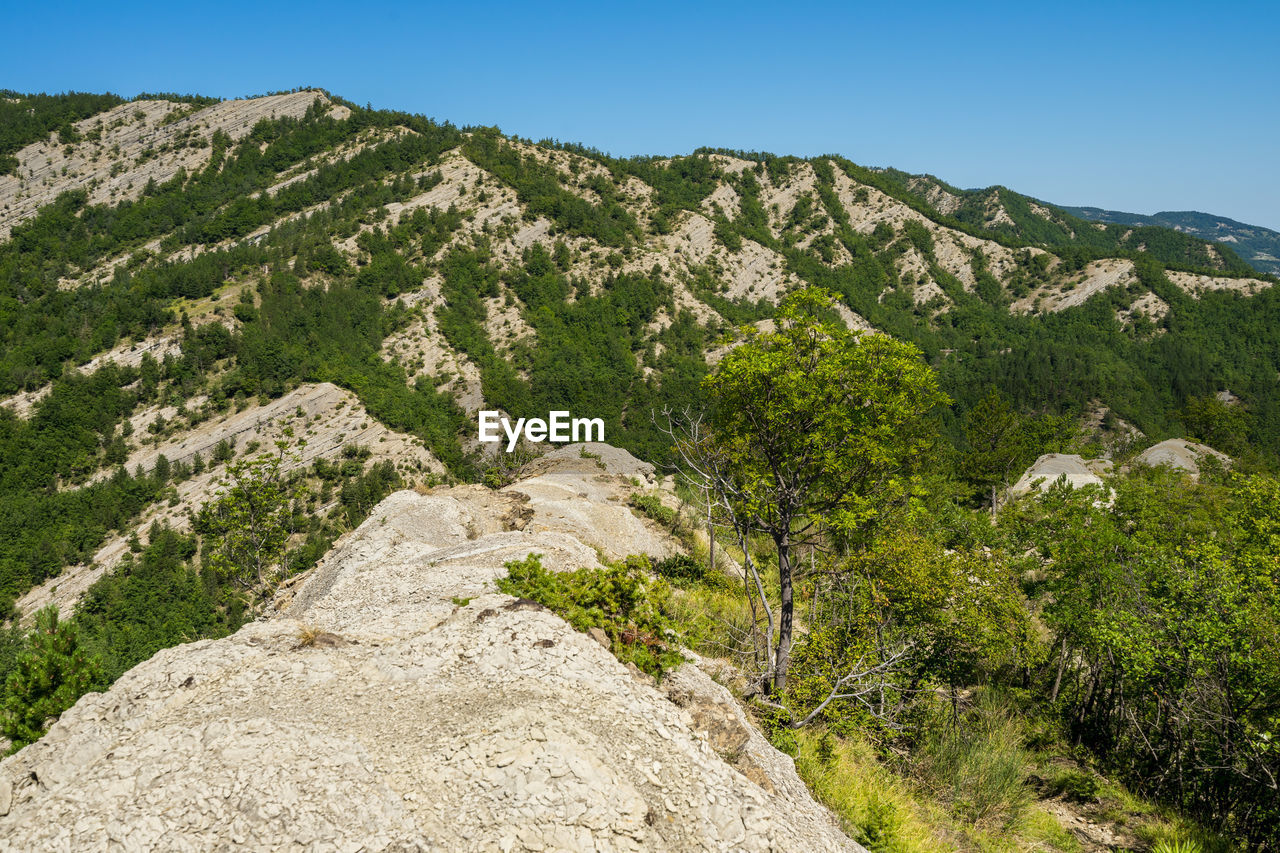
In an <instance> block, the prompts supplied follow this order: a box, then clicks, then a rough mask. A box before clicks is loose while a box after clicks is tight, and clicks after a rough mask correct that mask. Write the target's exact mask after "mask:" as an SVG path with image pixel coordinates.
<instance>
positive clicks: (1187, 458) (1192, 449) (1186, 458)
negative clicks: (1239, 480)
mask: <svg viewBox="0 0 1280 853" xmlns="http://www.w3.org/2000/svg"><path fill="white" fill-rule="evenodd" d="M1210 458H1211V459H1216V460H1217V461H1218V463H1219V464H1220V465H1221V466H1222V467H1224V468H1228V467H1230V466H1231V457H1230V456H1228V455H1227V454H1225V453H1221V452H1219V451H1217V450H1214V449H1213V448H1212V447H1209V446H1208V445H1207V444H1197V443H1196V442H1194V441H1187V440H1186V439H1185V438H1170V439H1168V440H1166V441H1162V442H1160V443H1159V444H1154V445H1152V446H1151V447H1148V448H1147V449H1146V450H1144V451H1142V453H1140V454H1139V455H1138V457H1137V458H1136V459H1134V460H1133V461H1134V464H1136V465H1146V466H1148V467H1151V468H1155V467H1157V466H1159V465H1167V466H1169V467H1170V468H1173V469H1174V470H1175V471H1185V472H1187V475H1188V476H1190V477H1191V479H1192V480H1198V479H1200V463H1201V462H1203V461H1204V460H1205V459H1210Z"/></svg>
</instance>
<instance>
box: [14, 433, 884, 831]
mask: <svg viewBox="0 0 1280 853" xmlns="http://www.w3.org/2000/svg"><path fill="white" fill-rule="evenodd" d="M584 449H585V450H586V452H587V453H588V454H592V453H594V454H595V455H594V456H592V455H586V456H584V455H583V450H584ZM535 467H536V469H537V470H535V471H534V472H533V476H531V477H530V478H527V479H525V480H523V481H521V482H519V483H517V484H515V485H514V486H511V487H508V488H507V489H505V490H503V491H500V492H493V491H489V490H487V489H483V488H480V487H475V486H467V487H459V488H454V489H437V490H434V491H431V492H428V493H426V494H417V493H415V492H399V493H396V494H394V495H392V496H391V497H389V498H387V500H385V501H384V502H383V503H382V504H380V505H379V506H378V507H377V508H376V509H375V510H374V512H373V514H372V515H371V516H370V517H369V519H368V521H366V522H365V524H363V525H362V526H361V527H360V528H359V529H358V530H357V531H356V532H355V533H354V534H353V535H352V536H351V537H350V538H349V540H348V541H347V542H346V543H345V544H344V545H343V546H342V547H340V548H338V549H336V550H335V551H334V552H332V553H331V554H330V555H329V557H328V558H327V559H326V560H325V561H324V562H323V563H322V564H321V565H320V566H319V567H317V568H316V569H315V570H313V572H312V573H311V575H310V576H308V577H307V578H306V579H305V580H303V581H302V582H300V583H297V584H294V585H293V586H291V587H290V588H289V589H286V590H284V591H283V592H282V594H281V595H280V597H279V598H278V599H277V602H276V604H277V611H276V613H275V614H274V615H273V617H272V618H270V619H265V620H262V621H258V622H254V623H252V624H250V625H247V626H246V627H245V628H244V629H242V630H241V631H239V632H238V633H237V634H235V635H233V636H231V637H228V638H226V639H223V640H217V641H201V642H197V643H192V644H189V645H185V646H179V647H177V648H173V649H169V650H166V651H164V652H161V653H160V654H158V655H156V656H155V657H154V658H152V659H151V660H149V661H147V662H145V663H143V664H141V665H139V666H137V667H135V668H134V669H133V670H131V671H130V672H128V673H127V674H126V675H125V676H123V677H122V678H121V679H120V680H119V681H117V682H116V684H115V685H113V686H112V688H111V689H110V690H108V691H107V692H105V693H102V694H91V695H89V696H86V697H84V698H82V699H81V701H80V702H79V703H77V705H76V706H75V707H74V708H72V709H71V710H70V711H68V712H67V713H65V714H64V715H63V716H62V719H61V720H60V721H59V722H58V723H57V724H56V725H54V726H53V728H52V729H51V730H50V732H49V734H48V735H47V736H46V737H45V738H44V739H43V740H42V741H40V742H38V743H36V744H33V745H32V746H29V747H27V748H26V749H24V750H23V751H21V752H19V753H18V754H17V755H15V756H12V757H10V758H8V759H6V760H5V761H4V762H3V763H2V764H0V805H7V808H5V809H3V810H4V811H5V812H7V814H5V816H3V817H0V850H35V849H41V850H82V849H102V848H107V847H113V848H115V847H119V848H120V849H126V850H133V849H136V850H152V849H171V850H195V849H233V848H235V849H239V848H244V849H273V850H274V849H291V850H292V849H299V850H301V849H305V850H357V849H360V850H787V851H796V850H804V851H821V850H855V851H856V850H861V848H860V847H858V846H857V845H856V844H854V843H853V842H851V841H850V840H849V839H847V838H846V837H845V836H844V835H843V834H841V833H840V832H839V830H838V829H837V827H836V825H835V823H834V820H833V819H832V817H831V816H830V814H829V813H828V812H826V811H825V809H823V808H822V807H821V806H819V805H817V804H816V803H815V802H814V801H813V800H812V799H811V798H810V796H809V794H808V791H807V790H806V789H805V788H804V785H803V784H802V783H801V782H800V780H799V779H798V778H797V777H796V775H795V771H794V766H793V765H792V763H791V760H790V759H789V758H787V757H786V756H784V755H782V754H781V753H778V752H777V751H775V750H773V749H772V747H770V746H769V745H768V743H767V742H765V741H764V739H763V738H762V737H761V736H760V734H759V733H758V732H757V731H755V730H754V729H753V728H752V727H751V726H750V724H749V722H748V721H747V720H746V718H745V716H744V715H743V713H742V711H741V709H740V708H739V707H738V705H737V704H736V702H735V701H734V700H733V698H732V696H730V694H729V693H728V692H727V691H726V690H725V689H724V688H722V687H720V686H719V685H718V684H716V683H715V682H714V681H712V680H711V679H710V678H709V677H708V676H707V675H706V674H705V673H704V672H703V671H702V670H701V669H699V668H698V666H697V665H696V664H686V665H685V667H683V668H681V669H680V670H679V671H677V672H676V673H675V674H674V675H673V676H672V677H670V679H669V680H668V681H667V682H665V683H664V685H663V688H662V689H659V688H658V687H657V686H655V685H654V683H653V681H652V679H649V678H648V677H643V676H639V677H638V676H636V675H635V674H634V673H633V672H632V671H629V670H628V669H627V668H626V667H624V666H622V665H621V664H620V663H619V662H618V661H617V659H616V658H614V657H613V656H612V655H611V654H610V653H609V652H608V651H607V650H606V649H605V648H603V647H602V646H601V644H600V643H598V642H597V641H596V640H595V639H593V638H591V637H590V636H588V635H585V634H580V633H578V632H576V631H574V630H573V629H572V628H570V627H569V626H568V625H567V624H566V623H565V622H564V621H563V620H561V619H560V618H558V617H557V616H555V615H554V614H552V613H550V612H549V611H547V610H545V609H543V608H542V607H540V606H539V605H536V604H534V603H532V602H529V601H524V600H517V599H513V598H511V597H509V596H505V595H501V594H498V593H496V592H494V591H493V587H492V584H491V581H492V580H493V579H494V578H495V577H497V576H499V575H500V574H502V573H503V572H504V569H503V563H504V562H506V561H509V560H512V559H516V558H521V557H524V556H525V555H527V554H529V553H538V554H541V555H543V563H544V565H547V566H550V567H554V568H557V569H568V568H576V567H579V566H592V565H596V564H597V549H599V552H600V553H603V554H604V555H606V556H607V555H610V554H621V553H625V552H628V551H640V550H646V549H647V548H649V547H650V546H651V545H652V544H653V542H654V541H655V540H658V538H659V537H658V533H657V532H656V531H654V530H651V529H649V528H648V527H647V526H646V524H645V523H644V522H641V521H640V520H639V519H637V518H635V516H634V515H632V514H631V513H630V511H629V510H627V509H626V508H625V506H624V505H623V504H622V500H623V499H624V498H625V495H626V494H627V493H629V492H630V491H631V490H632V489H633V488H634V482H633V480H643V479H645V477H646V476H647V475H648V474H651V472H646V471H645V469H644V468H643V466H641V464H640V463H638V462H636V461H635V460H634V459H631V458H630V457H629V456H628V455H627V454H623V453H622V452H620V451H616V450H613V449H612V448H607V449H606V448H605V447H604V446H599V445H597V446H594V448H592V447H588V448H582V447H571V448H565V449H563V450H560V451H557V452H555V453H553V454H550V455H549V456H547V457H544V458H543V459H542V460H540V461H539V462H538V463H537V464H536V466H535ZM628 519H629V520H628Z"/></svg>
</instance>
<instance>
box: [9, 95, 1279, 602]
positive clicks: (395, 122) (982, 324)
mask: <svg viewBox="0 0 1280 853" xmlns="http://www.w3.org/2000/svg"><path fill="white" fill-rule="evenodd" d="M65 97H66V99H68V102H65V103H64V102H63V101H60V100H59V99H58V98H56V97H54V98H50V99H45V100H41V99H27V100H23V97H20V96H14V95H11V96H10V97H9V101H8V103H9V105H10V106H14V105H16V106H17V107H21V112H22V114H23V115H26V116H27V117H28V118H29V119H30V118H31V117H32V116H35V117H39V116H40V114H41V111H42V110H45V109H49V110H53V114H52V116H51V117H50V118H49V119H48V120H47V121H43V122H40V121H35V122H30V121H28V122H27V123H25V124H23V125H22V126H21V127H19V128H18V129H17V130H15V131H14V132H12V133H8V134H6V135H5V136H4V137H3V138H4V139H5V140H6V144H7V146H8V148H7V149H6V150H7V151H10V152H12V153H11V154H9V155H7V156H10V157H12V158H13V160H14V162H15V163H16V166H15V167H14V168H13V169H12V170H11V173H10V174H7V175H3V176H0V320H2V322H0V339H2V340H3V344H4V346H3V348H2V349H0V395H4V399H3V405H0V427H2V429H0V443H2V444H3V450H4V453H3V454H0V459H3V461H2V462H0V501H3V502H5V505H6V506H8V507H11V508H12V510H13V511H11V512H6V513H4V514H3V521H0V527H2V528H3V530H2V532H3V534H4V535H3V536H0V541H3V543H4V544H3V545H0V595H3V596H4V597H6V598H10V597H11V598H17V597H19V596H23V595H24V594H26V593H28V591H29V590H31V589H32V588H33V587H40V588H42V589H44V590H45V591H44V592H43V593H40V594H38V595H36V596H35V597H34V598H30V597H29V598H27V599H24V607H23V609H24V610H25V611H28V612H29V611H30V610H31V609H34V608H36V607H38V606H40V605H41V604H43V603H45V602H47V601H50V600H55V599H54V598H51V596H55V597H60V598H62V599H63V600H65V598H66V597H67V596H73V595H77V594H79V592H81V591H82V590H83V589H84V585H85V584H87V583H89V582H90V581H91V580H92V578H94V577H97V576H98V575H100V574H101V573H102V572H103V571H104V570H105V569H106V568H109V567H110V566H113V565H115V563H116V562H117V561H118V560H119V559H120V558H121V557H122V556H123V555H124V554H125V553H126V552H127V551H128V549H127V548H126V547H125V541H126V539H127V538H128V536H129V533H128V531H129V530H131V529H132V527H133V525H135V524H138V523H142V522H143V521H144V520H145V522H146V523H147V524H150V523H152V522H155V521H162V522H164V523H166V524H176V525H179V526H182V525H185V524H187V523H188V522H187V521H186V519H187V518H188V517H189V514H190V512H191V511H193V510H195V509H197V508H198V507H199V506H200V503H201V501H202V500H204V499H205V497H207V494H208V489H209V488H210V485H211V483H212V482H213V481H214V480H215V479H216V478H217V477H218V476H220V474H221V471H222V467H221V466H222V461H221V460H219V461H217V463H216V464H210V463H212V462H214V457H215V455H216V453H215V452H218V453H220V452H221V451H220V450H219V446H220V445H226V446H228V448H230V449H235V450H238V451H241V452H243V448H245V447H247V446H250V445H252V446H254V447H259V446H262V447H270V446H271V442H272V441H275V440H278V439H280V438H282V437H283V435H282V433H281V432H280V431H281V430H284V429H286V428H287V429H290V430H292V431H293V432H294V433H295V434H296V435H298V436H303V435H306V436H309V437H310V441H309V443H308V445H307V447H306V448H305V450H304V452H303V457H304V458H303V460H302V464H304V465H308V466H311V467H312V468H313V469H314V467H315V466H316V465H321V464H328V462H327V461H326V460H330V459H334V460H336V461H337V462H338V463H341V462H342V461H343V460H342V457H341V453H343V452H345V451H344V446H345V444H347V443H350V442H351V440H352V439H353V438H354V437H355V436H364V435H367V436H369V437H370V440H372V442H373V443H372V444H370V445H368V447H367V448H366V451H365V456H363V457H362V459H363V460H365V464H366V466H375V465H383V466H384V467H383V468H382V469H380V470H383V471H387V470H390V469H388V468H387V467H386V466H391V467H392V468H394V470H395V471H396V472H398V474H397V476H401V477H436V478H441V477H453V478H461V479H474V478H476V477H478V476H480V475H481V474H482V473H483V471H484V469H485V468H486V467H488V466H489V465H490V464H491V462H490V461H486V460H485V458H484V456H483V454H482V453H481V451H482V450H486V449H487V447H483V448H482V447H481V446H480V445H479V444H478V443H477V442H476V440H475V437H476V431H475V418H476V414H477V412H478V411H479V410H480V409H482V408H490V409H500V410H503V411H505V412H507V413H509V414H511V415H513V416H516V417H535V416H541V417H545V416H546V413H547V412H549V411H552V410H554V409H567V410H569V411H571V412H573V413H574V414H575V416H577V415H581V416H589V417H598V418H600V419H602V420H603V422H604V425H605V433H606V440H608V441H610V442H613V443H615V444H618V445H620V446H622V447H625V448H627V449H628V450H630V451H632V452H634V453H636V454H638V455H640V456H641V457H643V458H647V459H650V460H653V461H655V462H665V461H667V453H668V445H667V441H666V438H665V436H663V435H662V434H661V433H660V431H658V430H657V429H656V427H655V426H654V423H653V420H652V418H651V414H650V413H651V412H652V411H654V410H656V409H661V408H663V407H675V408H679V407H682V406H686V405H690V404H693V403H696V402H697V399H698V395H699V391H698V388H699V383H700V381H701V379H702V377H703V376H704V375H705V373H706V371H707V369H708V361H709V360H714V358H715V357H716V353H717V352H721V351H722V349H721V348H720V342H721V340H722V338H723V336H724V335H725V333H726V332H728V331H729V330H730V329H731V328H732V327H734V326H736V325H739V324H744V323H760V322H764V321H767V320H768V319H769V318H770V317H771V316H772V313H773V310H774V306H775V305H776V303H777V300H778V299H779V298H780V296H781V294H783V293H784V292H786V291H788V290H790V289H793V288H796V287H799V286H802V285H818V286H822V287H826V288H828V289H830V290H831V291H832V292H834V293H836V294H837V295H838V296H839V297H840V300H841V305H840V310H841V311H842V312H843V314H842V316H843V317H844V320H845V322H847V323H849V324H850V325H853V326H856V327H858V328H875V329H878V330H881V331H884V332H888V333H890V334H893V335H895V336H897V337H900V338H903V339H906V340H909V341H911V342H913V343H915V344H916V345H917V346H919V347H920V348H921V350H922V351H923V353H924V355H925V358H926V359H927V360H928V361H929V362H930V363H931V364H932V365H934V367H935V368H936V369H937V370H938V372H939V374H940V377H941V379H942V381H943V385H944V388H945V390H946V391H947V392H948V393H949V394H950V395H951V397H952V399H953V400H954V401H955V405H954V412H955V415H956V418H957V419H958V418H960V417H962V416H963V414H964V412H965V411H967V410H968V409H969V408H970V407H972V406H973V405H975V404H976V403H977V401H978V400H980V399H981V397H982V395H983V394H984V393H985V389H988V388H990V387H996V388H998V389H1000V391H1001V392H1002V393H1004V394H1005V395H1007V396H1008V397H1009V398H1010V399H1011V400H1012V401H1014V403H1015V404H1016V405H1018V406H1019V407H1022V408H1024V409H1028V410H1037V409H1040V410H1043V409H1048V410H1055V411H1076V412H1081V413H1083V412H1084V411H1085V410H1086V409H1090V408H1091V407H1094V406H1095V405H1096V404H1098V403H1099V402H1100V403H1101V404H1102V405H1104V406H1105V407H1107V408H1109V409H1110V410H1113V411H1114V412H1115V414H1116V415H1117V416H1119V417H1121V418H1123V419H1124V420H1125V421H1127V422H1129V423H1132V424H1134V425H1135V426H1136V427H1137V428H1139V429H1140V430H1142V431H1143V432H1144V433H1146V434H1148V435H1152V436H1154V437H1161V436H1164V435H1175V434H1178V433H1179V432H1180V431H1181V429H1182V428H1183V427H1182V424H1181V421H1180V417H1181V414H1180V413H1181V411H1182V407H1183V405H1184V403H1185V402H1186V401H1187V400H1188V399H1192V398H1196V397H1201V396H1206V395H1212V394H1214V393H1216V392H1219V391H1222V390H1224V389H1230V390H1231V391H1232V392H1233V393H1234V394H1235V395H1237V397H1238V399H1240V400H1243V401H1244V404H1245V405H1246V406H1247V407H1248V409H1249V412H1250V414H1251V418H1252V420H1251V422H1250V426H1249V428H1250V430H1251V433H1250V440H1251V442H1252V443H1253V445H1254V446H1255V447H1256V448H1258V450H1259V452H1260V453H1263V454H1264V455H1265V454H1270V455H1271V456H1273V457H1274V456H1276V455H1278V454H1280V391H1278V390H1277V388H1276V385H1275V382H1274V377H1275V375H1276V372H1277V370H1278V369H1280V343H1277V337H1276V336H1275V335H1274V334H1273V330H1274V329H1275V328H1276V327H1277V325H1280V321H1277V319H1276V318H1277V315H1278V313H1280V306H1278V305H1277V303H1276V299H1275V294H1274V291H1273V289H1272V283H1273V281H1274V280H1273V279H1271V278H1269V277H1267V276H1262V275H1258V274H1254V273H1252V272H1251V271H1249V270H1248V268H1247V267H1246V266H1245V265H1244V264H1243V262H1241V261H1240V260H1239V258H1237V257H1236V256H1235V255H1234V254H1233V253H1232V252H1231V251H1230V250H1229V249H1227V248H1225V247H1223V246H1222V245H1221V244H1215V243H1209V242H1206V241H1204V240H1201V239H1199V238H1197V237H1194V236H1191V235H1188V234H1184V233H1182V232H1179V231H1175V230H1172V229H1167V228H1159V227H1136V228H1129V227H1127V226H1118V225H1105V226H1104V225H1101V224H1096V223H1095V224H1086V223H1083V222H1082V221H1081V220H1078V219H1075V218H1074V217H1072V216H1071V215H1070V214H1068V213H1064V212H1061V211H1057V210H1055V209H1053V208H1049V207H1046V206H1043V205H1041V204H1040V203H1038V202H1035V201H1033V200H1031V199H1029V198H1028V197H1026V196H1021V195H1019V194H1017V193H1013V192H1011V191H1008V190H1006V189H1004V188H992V189H989V190H983V191H968V192H966V191H959V190H955V189H954V188H951V187H949V186H948V185H946V184H944V183H942V182H940V181H938V180H936V179H933V178H929V177H927V176H909V175H906V174H905V173H900V172H896V171H893V170H873V169H867V168H864V167H860V166H858V165H856V164H854V163H852V162H850V161H848V160H846V159H844V158H841V157H836V156H831V157H817V158H812V159H809V160H802V159H798V158H794V157H784V156H773V155H767V154H757V153H744V152H725V151H714V150H701V151H698V152H695V153H693V154H691V155H688V156H683V157H672V158H657V157H639V158H632V159H617V158H612V157H608V156H605V155H603V154H600V153H599V152H596V151H592V150H590V149H586V148H581V147H578V146H572V145H560V144H554V145H553V144H549V143H544V144H536V143H533V142H531V141H528V140H523V139H519V138H515V137H508V136H504V135H503V134H501V133H500V132H499V131H498V130H496V129H494V128H467V129H463V128H457V127H454V126H452V125H449V124H447V123H438V122H434V121H431V120H428V119H425V118H423V117H421V116H414V115H408V114H404V113H394V112H387V111H375V110H367V109H363V108H361V107H359V106H357V105H355V104H350V103H348V102H346V101H343V100H342V99H341V98H338V97H335V96H332V95H330V94H328V93H326V92H322V91H314V90H305V91H297V92H288V93H280V94H275V95H270V96H266V97H262V98H256V99H249V100H241V101H221V102H214V101H210V100H209V99H200V98H186V99H175V98H172V97H165V98H142V99H138V100H133V101H129V102H117V101H113V100H110V99H107V100H106V101H92V100H91V101H88V102H86V101H84V96H79V95H76V96H65ZM73 108H74V109H75V110H79V111H80V112H75V113H73V114H72V115H71V116H70V117H68V116H67V111H68V110H72V109H73ZM94 110H96V112H92V111H94ZM84 112H92V114H90V115H88V116H86V117H82V118H78V119H76V118H75V116H76V115H80V114H82V113H84ZM72 119H74V120H72ZM48 126H55V127H57V128H58V129H56V130H54V131H52V132H50V131H48V130H47V127H48ZM326 388H327V389H329V390H324V389H326ZM344 395H346V396H344ZM295 411H296V412H301V413H302V414H301V415H297V416H295V414H294V412H295ZM10 413H12V415H10ZM370 423H374V424H380V429H382V430H384V432H382V433H373V432H368V431H367V430H365V429H363V428H353V427H352V426H351V425H352V424H354V425H355V426H356V427H359V426H360V425H362V424H363V425H368V424H370ZM952 423H953V424H955V423H958V420H956V421H953V422H952ZM957 429H958V427H957ZM957 435H958V433H957ZM365 440H366V439H364V438H361V439H360V441H365ZM161 457H163V458H164V467H166V468H172V466H174V465H175V464H176V465H177V466H178V472H179V473H180V474H181V475H182V478H183V479H181V480H180V481H179V483H178V485H176V486H175V485H172V484H167V483H158V482H156V480H155V478H154V477H153V476H151V474H150V473H149V472H151V471H152V470H153V469H154V468H155V466H156V465H157V464H158V463H159V460H160V459H161ZM357 461H359V460H357ZM197 466H198V467H199V468H200V471H198V472H196V471H194V470H193V468H195V467H197ZM358 467H359V466H356V465H354V464H351V465H346V468H345V470H347V471H349V472H352V473H351V476H352V477H354V476H356V475H355V473H354V472H355V471H356V469H357V468H358ZM324 470H326V471H328V470H329V469H327V468H326V469H324ZM334 470H343V468H342V466H341V465H339V466H338V468H336V469H334ZM370 470H372V467H370ZM122 472H123V473H122ZM126 473H127V474H128V476H124V474H126ZM166 473H168V472H167V471H166ZM143 475H147V476H143ZM335 476H337V475H335ZM362 476H363V475H362ZM384 480H385V478H384ZM326 482H328V483H329V484H330V486H329V489H330V493H336V492H337V491H340V490H341V488H343V487H345V488H346V494H347V495H348V497H349V500H348V501H347V503H348V504H349V505H351V506H357V505H358V506H364V507H365V508H366V509H367V507H368V506H371V505H372V504H371V503H369V502H368V501H365V500H363V499H362V500H359V501H357V500H356V499H355V498H351V497H350V496H351V495H352V494H354V492H353V491H352V490H353V489H354V488H355V486H352V485H349V484H348V485H346V486H344V484H345V482H346V481H345V479H342V478H339V480H336V481H326ZM379 482H382V481H381V480H380V481H379ZM369 487H371V488H372V485H371V484H370V486H369ZM171 490H172V491H171ZM166 495H168V496H169V497H168V498H167V499H165V496H166ZM353 511H354V510H353ZM86 515H87V516H89V517H92V518H94V519H95V520H96V521H95V523H94V524H93V525H92V526H90V527H89V528H87V529H86V528H84V527H82V526H81V525H80V523H79V519H80V518H83V517H85V516H86ZM112 531H115V532H112ZM314 535H315V537H316V538H315V542H314V546H313V547H314V549H315V552H316V554H317V555H318V554H319V553H323V550H322V545H323V542H324V541H328V539H329V538H332V535H334V534H333V533H332V532H330V533H324V532H322V531H321V530H319V529H317V530H316V531H315V534H314ZM68 565H80V566H83V567H85V571H86V572H89V574H84V575H83V581H82V582H81V585H79V586H77V585H76V584H73V583H71V582H70V581H69V580H68V578H67V577H65V576H60V575H59V573H60V571H61V569H62V567H64V566H68ZM42 584H43V587H41V585H42ZM55 587H56V588H57V589H59V590H60V593H53V592H52V591H51V590H53V589H54V588H55Z"/></svg>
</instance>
